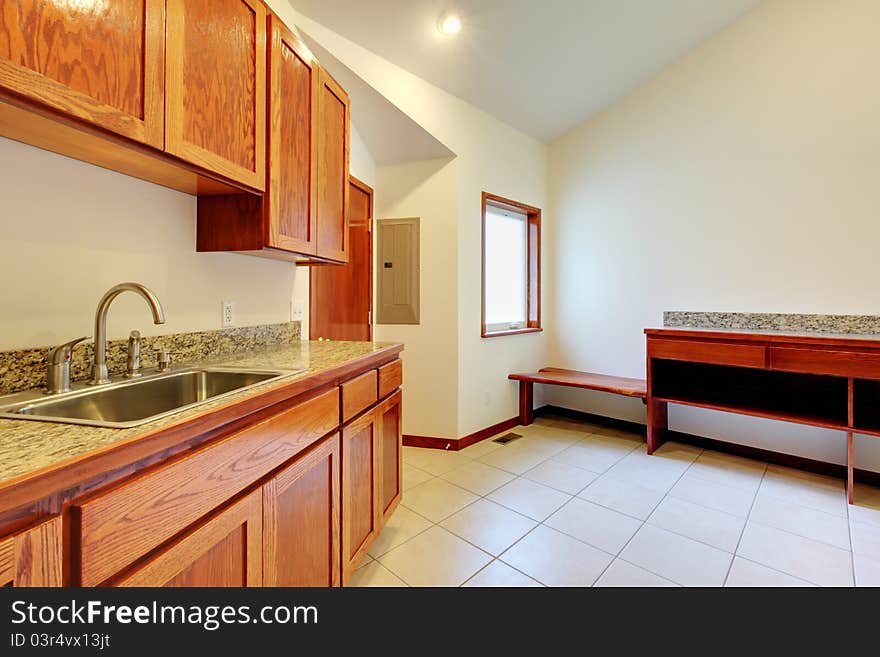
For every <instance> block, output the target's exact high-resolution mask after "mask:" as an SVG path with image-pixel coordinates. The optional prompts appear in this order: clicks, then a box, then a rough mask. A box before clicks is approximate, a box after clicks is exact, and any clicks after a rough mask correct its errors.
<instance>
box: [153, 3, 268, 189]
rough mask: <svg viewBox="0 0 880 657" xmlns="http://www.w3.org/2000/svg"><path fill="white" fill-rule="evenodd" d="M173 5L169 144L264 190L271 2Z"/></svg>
mask: <svg viewBox="0 0 880 657" xmlns="http://www.w3.org/2000/svg"><path fill="white" fill-rule="evenodd" d="M167 11H168V16H167V34H168V42H167V44H166V48H167V54H166V58H165V84H166V101H165V122H166V140H165V149H166V150H167V151H168V152H169V153H172V154H173V155H177V156H178V157H180V158H182V159H184V160H186V161H188V162H192V163H194V164H197V165H199V166H201V167H203V168H205V169H208V170H209V171H214V172H217V173H219V174H222V175H223V176H225V177H227V178H230V179H232V180H236V181H239V182H242V183H245V184H246V185H249V186H251V187H254V188H256V189H260V190H262V189H265V185H266V8H265V6H264V5H263V4H262V3H261V2H260V0H167Z"/></svg>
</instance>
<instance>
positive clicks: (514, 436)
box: [492, 431, 522, 445]
mask: <svg viewBox="0 0 880 657" xmlns="http://www.w3.org/2000/svg"><path fill="white" fill-rule="evenodd" d="M520 438H522V436H521V435H520V434H518V433H513V432H512V431H511V432H510V433H506V434H504V435H503V436H498V437H497V438H496V439H495V440H493V441H492V442H493V443H501V444H502V445H506V444H507V443H512V442H513V441H514V440H519V439H520Z"/></svg>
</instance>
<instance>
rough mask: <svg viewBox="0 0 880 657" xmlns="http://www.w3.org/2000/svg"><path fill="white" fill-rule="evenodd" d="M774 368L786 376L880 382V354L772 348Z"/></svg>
mask: <svg viewBox="0 0 880 657" xmlns="http://www.w3.org/2000/svg"><path fill="white" fill-rule="evenodd" d="M770 367H771V368H772V369H774V370H783V371H786V372H805V373H808V374H831V375H835V376H846V377H849V376H854V377H859V378H865V379H880V354H870V353H864V352H859V351H831V350H827V349H795V348H791V347H770Z"/></svg>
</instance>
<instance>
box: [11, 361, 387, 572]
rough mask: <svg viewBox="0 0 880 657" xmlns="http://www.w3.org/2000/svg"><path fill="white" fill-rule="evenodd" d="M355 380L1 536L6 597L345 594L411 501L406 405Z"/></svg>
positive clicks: (371, 379)
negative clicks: (148, 592) (121, 590)
mask: <svg viewBox="0 0 880 657" xmlns="http://www.w3.org/2000/svg"><path fill="white" fill-rule="evenodd" d="M386 379H387V377H386ZM352 381H354V382H357V386H356V388H352V387H351V386H349V390H350V392H351V391H354V392H351V394H350V399H352V400H355V401H357V404H355V406H354V407H356V408H358V409H363V410H362V411H360V413H359V414H358V415H356V416H355V417H354V418H353V419H352V420H350V421H349V422H347V423H344V424H342V425H341V427H340V421H341V419H342V417H344V415H343V409H344V408H345V393H344V392H343V394H342V396H340V387H339V386H333V387H329V388H328V389H326V390H324V391H319V392H318V394H317V396H314V397H311V398H310V399H308V400H307V401H305V402H302V403H300V404H297V405H295V406H287V407H285V408H283V410H280V411H278V412H276V413H275V414H272V415H269V417H265V416H264V415H260V416H259V418H258V419H255V420H254V421H253V422H252V423H246V422H245V423H243V425H244V426H241V425H239V424H236V425H235V427H234V428H231V429H230V433H229V435H224V436H222V437H220V438H218V439H216V440H214V441H211V442H209V443H207V444H203V445H201V446H199V447H198V448H196V449H194V450H193V451H191V452H188V453H186V454H184V455H181V456H180V457H178V458H174V459H170V460H168V461H167V462H163V463H160V464H157V465H156V466H155V467H150V468H147V469H146V470H145V471H144V472H140V473H136V474H135V476H133V477H130V478H127V479H126V480H125V481H123V482H122V483H119V484H118V485H115V486H107V487H106V488H105V489H100V488H99V489H98V490H97V491H96V492H95V493H94V494H92V495H88V496H84V497H82V498H81V499H74V500H71V503H70V506H69V508H68V510H67V511H66V513H67V516H66V517H64V519H63V521H62V517H61V516H59V517H56V518H52V519H51V520H48V521H43V522H41V523H40V524H37V525H35V526H33V527H31V528H29V529H26V530H24V531H17V532H15V533H13V534H11V535H8V536H6V537H3V538H0V586H4V587H5V586H62V585H64V584H72V585H75V586H97V585H109V586H142V587H180V586H186V587H254V586H284V587H298V586H308V587H324V586H340V585H345V584H346V583H348V581H349V580H350V579H351V576H352V575H353V574H354V571H355V569H356V568H357V566H358V565H360V562H361V561H362V559H363V557H364V555H365V554H366V552H367V550H368V549H369V547H370V545H371V544H372V542H373V540H374V539H375V538H376V537H377V536H378V535H379V533H380V532H381V531H382V529H383V527H384V526H385V524H386V523H387V521H388V519H389V518H390V516H391V514H392V513H393V512H394V510H395V508H396V507H397V505H398V504H399V503H400V500H401V496H402V490H403V487H402V481H401V467H402V465H401V461H402V458H401V457H402V443H401V409H402V393H401V391H400V390H399V389H398V390H395V389H392V390H391V391H389V392H386V394H385V396H384V397H383V398H381V399H379V401H378V402H377V401H376V398H377V397H378V396H379V393H378V390H379V389H381V385H382V384H381V377H377V374H376V369H375V368H370V369H368V371H367V374H366V375H364V374H363V373H360V375H358V373H357V372H356V373H355V374H354V377H353V378H352V379H350V380H349V383H350V382H352ZM345 385H346V384H345V383H343V384H342V386H345ZM391 385H393V382H392V383H391V384H389V385H388V386H386V390H387V388H388V387H390V386H391ZM270 412H271V411H270ZM353 412H356V411H353ZM62 523H64V524H65V526H64V529H63V531H62ZM63 564H64V565H65V566H66V568H65V569H64V570H63V567H62V565H63Z"/></svg>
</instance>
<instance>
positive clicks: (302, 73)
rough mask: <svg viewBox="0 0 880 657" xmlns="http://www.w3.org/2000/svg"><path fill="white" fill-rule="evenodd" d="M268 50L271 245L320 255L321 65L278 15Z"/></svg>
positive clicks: (274, 21)
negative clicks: (317, 113)
mask: <svg viewBox="0 0 880 657" xmlns="http://www.w3.org/2000/svg"><path fill="white" fill-rule="evenodd" d="M270 25H271V29H272V46H271V49H270V52H269V89H270V90H271V91H270V94H271V96H270V99H269V103H270V121H269V179H270V184H269V194H270V202H269V221H268V223H269V246H272V247H274V248H278V249H284V250H287V251H293V252H296V253H303V254H307V255H315V253H316V248H317V239H316V219H317V197H316V189H317V187H316V185H317V176H316V172H315V166H316V161H317V155H318V143H317V123H316V121H315V119H316V116H315V109H316V107H317V104H318V87H319V81H318V76H319V74H318V70H319V69H318V65H317V63H316V62H315V60H314V58H313V57H312V54H311V53H310V52H309V50H308V49H307V48H306V47H305V46H304V45H303V44H302V43H301V42H300V41H299V39H297V38H296V36H295V35H294V34H293V33H292V32H291V31H290V30H288V29H287V28H286V27H285V26H284V24H283V23H281V21H279V20H278V19H277V18H275V17H274V16H273V17H271V18H270Z"/></svg>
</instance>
